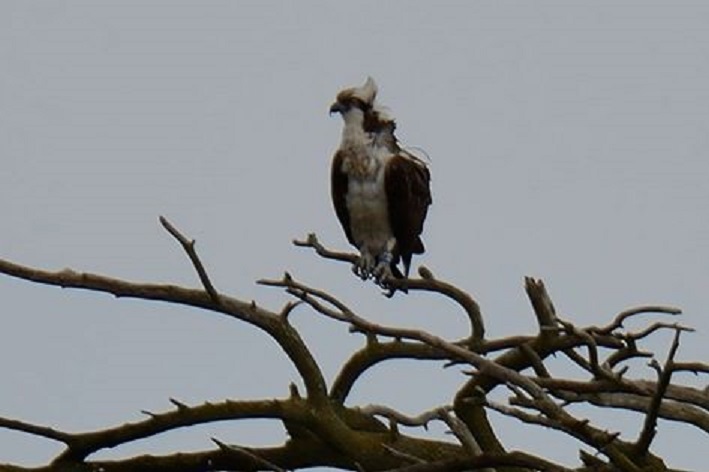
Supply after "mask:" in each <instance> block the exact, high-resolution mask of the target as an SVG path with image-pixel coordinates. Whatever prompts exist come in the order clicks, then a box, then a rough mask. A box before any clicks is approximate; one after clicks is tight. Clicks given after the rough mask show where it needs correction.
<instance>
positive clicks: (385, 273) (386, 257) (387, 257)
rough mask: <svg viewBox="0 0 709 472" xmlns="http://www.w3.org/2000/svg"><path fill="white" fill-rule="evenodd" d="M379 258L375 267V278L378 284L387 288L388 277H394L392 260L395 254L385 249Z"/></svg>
mask: <svg viewBox="0 0 709 472" xmlns="http://www.w3.org/2000/svg"><path fill="white" fill-rule="evenodd" d="M378 259H379V262H378V263H377V266H376V267H375V268H374V278H375V280H376V282H377V285H379V286H381V287H384V288H386V287H385V282H386V280H387V279H388V278H391V277H393V274H392V272H391V261H392V260H393V256H392V254H391V252H389V251H385V252H383V253H381V254H380V255H379V257H378Z"/></svg>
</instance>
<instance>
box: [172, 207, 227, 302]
mask: <svg viewBox="0 0 709 472" xmlns="http://www.w3.org/2000/svg"><path fill="white" fill-rule="evenodd" d="M160 224H161V225H162V226H163V228H165V229H166V230H167V232H168V233H170V235H171V236H172V237H174V238H175V239H177V241H178V242H179V243H180V245H182V248H183V249H184V250H185V252H186V253H187V256H189V258H190V260H191V261H192V265H193V266H194V268H195V270H196V271H197V275H199V280H200V281H201V282H202V286H203V287H204V289H205V290H206V291H207V293H208V294H209V297H210V298H211V299H212V301H213V302H214V303H215V304H216V305H219V304H220V303H221V299H220V297H219V293H217V290H216V289H215V288H214V285H212V282H211V280H209V275H208V274H207V271H206V270H205V268H204V265H203V264H202V261H201V260H200V259H199V256H198V255H197V251H196V250H195V244H196V243H197V242H196V241H195V240H194V239H188V238H187V237H185V235H183V234H182V233H180V231H179V230H178V229H177V228H175V227H174V226H173V225H172V224H171V223H170V222H169V221H168V220H167V218H165V217H164V216H161V217H160Z"/></svg>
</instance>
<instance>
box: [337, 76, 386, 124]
mask: <svg viewBox="0 0 709 472" xmlns="http://www.w3.org/2000/svg"><path fill="white" fill-rule="evenodd" d="M376 96H377V84H376V83H375V82H374V79H372V78H371V77H367V80H366V82H365V83H364V85H362V86H361V87H352V88H347V89H344V90H342V91H341V92H340V93H338V94H337V99H336V100H335V103H333V104H332V106H331V107H330V114H333V113H340V114H341V115H343V116H344V115H345V114H346V113H347V112H349V111H350V110H353V109H359V110H362V112H365V113H366V112H367V111H368V110H371V108H372V106H373V105H374V99H375V98H376Z"/></svg>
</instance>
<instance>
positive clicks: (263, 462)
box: [212, 438, 286, 472]
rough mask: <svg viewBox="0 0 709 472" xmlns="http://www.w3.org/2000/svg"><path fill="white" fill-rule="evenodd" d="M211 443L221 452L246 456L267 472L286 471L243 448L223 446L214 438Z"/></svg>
mask: <svg viewBox="0 0 709 472" xmlns="http://www.w3.org/2000/svg"><path fill="white" fill-rule="evenodd" d="M212 442H213V443H214V444H216V445H217V446H219V449H221V450H222V451H227V452H230V453H234V454H237V455H242V456H246V457H248V458H249V459H251V460H252V461H254V462H255V463H256V464H258V465H259V466H261V467H265V468H266V469H267V470H272V471H273V472H286V469H283V468H281V467H279V466H277V465H276V464H274V463H272V462H269V461H267V460H266V459H264V458H263V457H261V456H259V455H257V454H254V453H253V452H251V451H250V450H248V449H247V448H245V447H241V446H237V445H235V444H225V443H223V442H221V441H220V440H218V439H216V438H212Z"/></svg>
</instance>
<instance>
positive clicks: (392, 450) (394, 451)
mask: <svg viewBox="0 0 709 472" xmlns="http://www.w3.org/2000/svg"><path fill="white" fill-rule="evenodd" d="M382 446H384V449H386V450H387V451H389V452H390V453H391V455H392V456H394V457H398V458H399V459H404V460H406V461H409V462H413V463H414V464H424V463H425V462H426V461H425V460H423V459H421V458H420V457H416V456H414V455H413V454H408V453H406V452H402V451H400V450H398V449H396V448H393V447H391V446H389V445H388V444H382Z"/></svg>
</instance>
